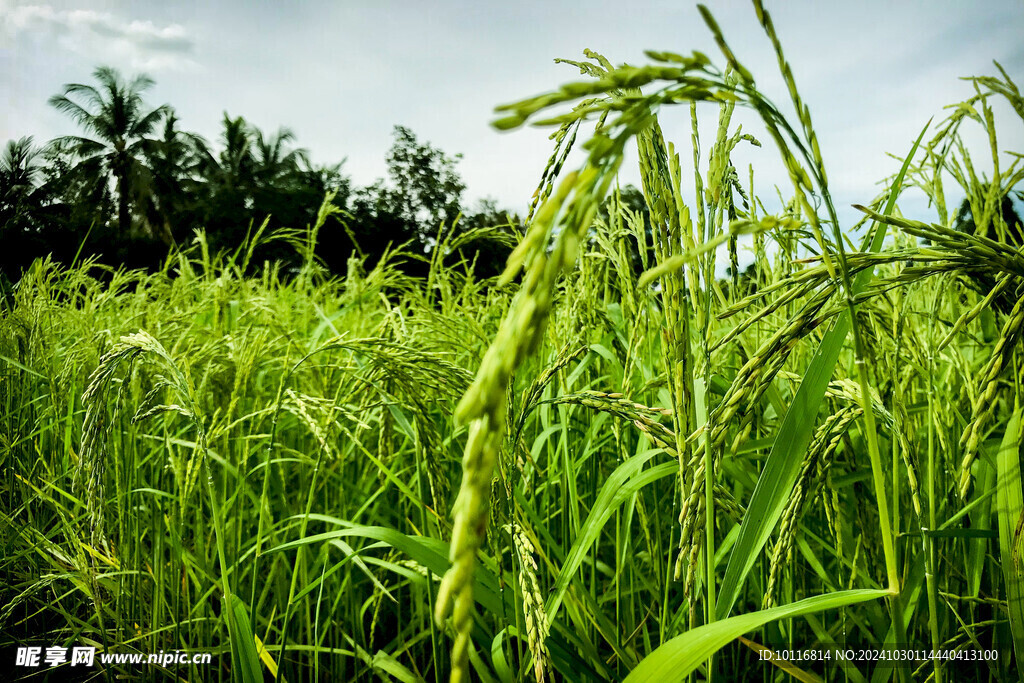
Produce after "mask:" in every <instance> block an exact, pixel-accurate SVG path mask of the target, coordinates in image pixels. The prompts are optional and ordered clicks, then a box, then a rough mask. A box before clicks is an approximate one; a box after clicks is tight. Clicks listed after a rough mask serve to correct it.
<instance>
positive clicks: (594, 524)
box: [545, 449, 679, 624]
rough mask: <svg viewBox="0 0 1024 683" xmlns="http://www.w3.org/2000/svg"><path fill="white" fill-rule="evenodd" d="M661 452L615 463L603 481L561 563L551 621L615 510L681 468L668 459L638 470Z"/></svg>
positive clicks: (549, 605)
mask: <svg viewBox="0 0 1024 683" xmlns="http://www.w3.org/2000/svg"><path fill="white" fill-rule="evenodd" d="M661 452H662V451H661V450H660V449H652V450H649V451H647V452H646V453H644V454H642V455H638V456H636V457H633V458H630V459H629V460H627V461H626V462H624V463H622V464H621V465H619V466H618V467H616V468H615V471H614V472H612V473H611V476H609V477H608V480H607V481H606V482H605V483H604V486H602V487H601V491H600V492H599V493H598V494H597V500H596V501H595V502H594V507H593V509H592V510H591V511H590V514H589V515H588V516H587V519H586V521H585V522H583V525H582V526H581V527H580V531H579V534H578V535H577V537H576V542H575V543H573V544H572V548H571V549H570V550H569V554H568V555H566V558H565V564H563V565H562V569H561V571H560V572H559V573H558V579H557V580H556V581H555V587H554V589H553V590H552V592H551V597H550V598H549V599H548V603H547V605H546V607H545V609H546V611H547V613H548V622H550V623H552V624H553V623H555V616H556V615H557V614H558V608H559V606H560V605H561V604H562V599H563V598H564V597H565V591H566V590H568V588H569V582H570V581H572V578H573V576H574V575H575V574H576V571H577V570H578V569H579V568H580V565H581V564H582V563H583V559H584V558H585V557H586V555H587V551H589V550H590V546H592V545H594V543H595V542H596V541H597V538H598V536H600V535H601V530H602V529H603V528H604V525H605V524H606V523H607V522H608V520H609V519H610V518H611V516H612V514H614V512H615V511H616V510H617V509H618V508H619V507H620V506H621V505H622V504H623V503H625V502H626V501H627V500H629V499H630V497H631V496H632V495H633V494H634V493H636V492H637V491H639V490H640V489H641V488H643V487H644V486H646V485H647V484H650V483H652V482H655V481H657V480H659V479H663V478H665V477H669V476H672V474H674V473H675V472H678V471H679V464H678V463H675V462H669V463H665V464H663V465H658V466H656V467H652V468H651V469H649V470H647V471H646V472H642V473H640V474H637V473H638V472H640V469H641V468H642V467H643V466H644V465H645V464H646V463H647V462H648V461H649V460H650V459H651V458H653V457H654V456H655V455H657V454H658V453H661Z"/></svg>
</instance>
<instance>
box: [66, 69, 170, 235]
mask: <svg viewBox="0 0 1024 683" xmlns="http://www.w3.org/2000/svg"><path fill="white" fill-rule="evenodd" d="M93 78H95V79H96V80H97V81H98V83H99V86H98V87H96V86H92V85H86V84H83V83H68V84H65V86H64V92H63V93H62V94H60V95H54V96H53V97H51V98H50V104H51V105H53V106H54V107H55V108H56V109H57V110H58V111H61V112H64V113H65V114H67V115H68V116H70V117H71V118H73V119H74V120H75V122H76V123H78V125H79V126H81V127H82V128H83V129H84V130H85V132H86V134H87V135H89V136H91V137H84V136H74V135H72V136H66V137H64V138H59V139H58V140H56V141H55V142H56V143H57V144H61V145H66V146H67V148H69V149H71V150H73V151H74V153H75V156H76V157H77V158H78V159H79V160H80V161H81V162H83V163H86V164H88V165H89V167H91V168H92V169H93V170H94V172H99V173H102V175H103V177H110V176H112V177H113V178H114V182H115V185H116V189H117V220H118V229H119V231H120V233H121V234H122V235H127V234H128V231H129V229H130V228H131V210H130V209H131V206H130V201H131V198H132V197H133V194H134V193H133V190H134V189H135V187H134V185H136V184H138V182H137V181H138V179H139V177H140V176H141V175H142V173H143V169H144V168H145V166H144V164H143V162H142V158H143V150H144V148H145V146H146V144H147V142H148V137H147V136H149V135H150V134H151V133H152V132H153V130H154V129H155V128H156V126H157V124H158V123H159V122H160V120H161V118H163V117H164V116H165V115H166V114H167V113H169V111H170V108H169V107H168V106H167V105H162V106H160V107H157V108H156V109H150V110H147V109H146V108H145V105H144V102H143V100H142V93H143V92H144V91H146V90H148V89H149V88H151V87H152V86H153V79H151V78H150V77H149V76H145V75H138V76H136V77H135V78H133V79H132V80H131V81H128V82H126V81H124V80H123V79H122V78H121V76H120V74H119V73H118V72H117V71H116V70H114V69H112V68H110V67H107V66H101V67H99V68H98V69H96V70H95V71H94V72H93Z"/></svg>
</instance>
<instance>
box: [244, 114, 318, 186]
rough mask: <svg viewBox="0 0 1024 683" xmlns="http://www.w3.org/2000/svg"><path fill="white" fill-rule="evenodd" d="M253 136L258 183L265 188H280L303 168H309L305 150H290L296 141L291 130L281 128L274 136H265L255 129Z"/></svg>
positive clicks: (307, 153)
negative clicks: (279, 186)
mask: <svg viewBox="0 0 1024 683" xmlns="http://www.w3.org/2000/svg"><path fill="white" fill-rule="evenodd" d="M251 134H252V135H253V142H254V144H253V161H254V166H255V167H254V172H255V177H256V181H257V183H258V184H259V185H262V186H264V187H272V186H278V185H280V184H282V182H284V183H287V181H289V180H291V179H293V178H294V177H295V176H296V175H297V172H298V171H300V170H301V169H302V168H303V167H308V166H309V152H308V151H307V150H305V149H303V148H296V149H288V145H289V144H290V143H292V142H294V141H295V133H293V132H292V131H291V130H290V129H289V128H279V129H278V130H277V132H276V133H274V134H273V135H267V136H264V135H263V133H262V132H261V131H259V130H257V129H255V128H252V129H251Z"/></svg>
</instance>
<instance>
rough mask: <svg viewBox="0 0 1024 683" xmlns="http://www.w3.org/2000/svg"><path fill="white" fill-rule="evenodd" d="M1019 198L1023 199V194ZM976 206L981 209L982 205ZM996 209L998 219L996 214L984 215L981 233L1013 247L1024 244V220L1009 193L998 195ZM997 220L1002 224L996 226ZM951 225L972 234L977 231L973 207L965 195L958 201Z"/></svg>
mask: <svg viewBox="0 0 1024 683" xmlns="http://www.w3.org/2000/svg"><path fill="white" fill-rule="evenodd" d="M1021 199H1022V200H1024V196H1022V197H1021ZM977 208H978V209H979V210H981V209H983V207H982V206H978V207H977ZM997 211H998V221H997V217H996V216H988V217H986V219H985V224H984V225H983V226H981V227H983V228H984V230H983V232H982V234H983V235H984V236H985V237H988V238H989V239H993V240H996V241H997V242H1005V243H1007V244H1010V245H1012V246H1013V247H1014V248H1019V247H1021V246H1024V221H1021V217H1020V215H1019V214H1018V213H1017V210H1016V208H1015V207H1014V205H1013V200H1012V199H1011V198H1010V193H1005V194H1003V195H1002V196H1001V197H999V203H998V209H997ZM997 222H998V223H1001V224H1002V225H998V226H997ZM953 227H954V228H956V229H957V230H959V231H960V232H966V233H970V234H972V235H973V234H976V233H978V228H979V226H978V224H977V221H976V220H975V216H974V207H972V205H971V200H970V198H969V197H965V198H964V200H963V201H962V202H961V203H960V208H959V209H958V210H957V212H956V218H955V219H954V220H953Z"/></svg>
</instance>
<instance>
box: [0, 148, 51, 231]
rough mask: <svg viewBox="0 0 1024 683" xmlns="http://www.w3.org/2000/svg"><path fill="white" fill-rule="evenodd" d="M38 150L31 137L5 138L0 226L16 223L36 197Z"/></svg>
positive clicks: (0, 166) (1, 160)
mask: <svg viewBox="0 0 1024 683" xmlns="http://www.w3.org/2000/svg"><path fill="white" fill-rule="evenodd" d="M39 159H40V152H39V149H38V148H37V147H35V146H34V145H33V144H32V137H31V136H29V137H23V138H21V139H20V140H8V142H7V145H6V147H4V151H3V154H2V155H0V224H2V225H0V228H14V227H17V226H18V225H20V224H21V223H22V221H23V219H24V218H26V217H27V216H28V215H29V214H30V213H31V212H32V210H33V203H34V202H36V200H37V198H38V196H39V195H38V192H37V190H38V185H39V182H38V181H39V174H40V170H41V167H40V165H39Z"/></svg>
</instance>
